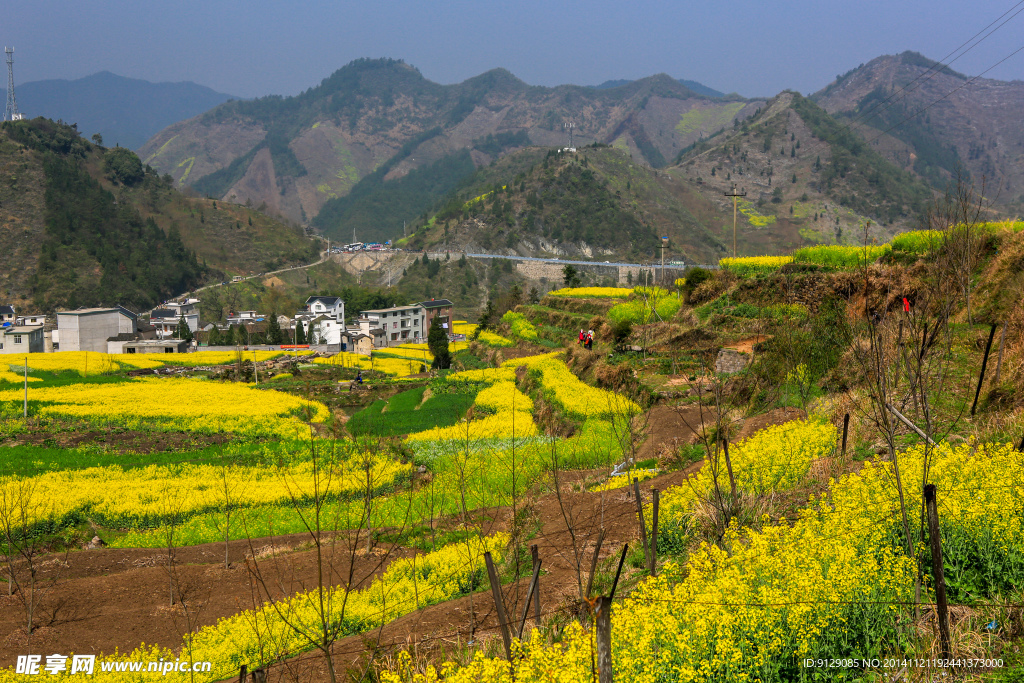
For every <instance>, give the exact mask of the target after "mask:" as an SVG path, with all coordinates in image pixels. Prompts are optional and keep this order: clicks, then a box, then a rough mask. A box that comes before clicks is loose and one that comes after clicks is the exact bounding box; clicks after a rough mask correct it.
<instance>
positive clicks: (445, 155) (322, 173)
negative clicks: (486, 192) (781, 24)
mask: <svg viewBox="0 0 1024 683" xmlns="http://www.w3.org/2000/svg"><path fill="white" fill-rule="evenodd" d="M759 104H760V103H759V102H747V101H746V100H742V99H741V98H724V99H723V98H712V97H708V96H706V95H702V94H698V93H695V92H693V91H692V90H690V89H689V88H687V87H686V86H685V85H683V84H682V83H680V82H679V81H677V80H675V79H672V78H669V77H668V76H665V75H658V76H653V77H650V78H645V79H641V80H638V81H632V82H629V83H625V84H622V85H619V86H617V87H611V88H600V89H599V88H585V87H578V86H559V87H557V88H545V87H536V86H529V85H527V84H525V83H523V82H522V81H520V80H518V79H517V78H515V77H514V76H513V75H512V74H510V73H508V72H507V71H505V70H502V69H495V70H492V71H488V72H486V73H484V74H481V75H479V76H476V77H474V78H470V79H468V80H466V81H464V82H462V83H458V84H454V85H439V84H437V83H433V82H431V81H429V80H427V79H425V78H423V76H422V75H421V74H420V73H419V71H417V70H416V69H415V68H413V67H411V66H409V65H407V64H404V63H403V62H401V61H396V60H389V59H381V60H370V59H361V60H356V61H355V62H352V63H351V64H348V65H346V66H345V67H343V68H341V69H339V70H338V71H336V72H335V73H334V74H332V75H331V76H329V77H328V78H326V79H324V80H323V81H322V82H321V83H320V84H319V85H317V86H316V87H313V88H310V89H308V90H306V91H304V92H303V93H301V94H299V95H296V96H295V97H277V96H270V97H263V98H259V99H256V100H252V101H235V102H228V103H225V104H223V105H220V106H218V107H216V108H215V109H213V110H211V111H209V112H207V113H205V114H203V115H202V116H199V117H196V118H194V119H192V120H190V121H184V122H181V123H178V124H175V125H173V126H170V127H169V128H167V129H166V130H164V131H161V132H160V133H159V134H158V135H156V136H154V137H153V139H151V140H150V141H149V142H148V143H147V144H146V145H145V146H144V148H143V149H142V151H141V155H142V157H143V159H144V160H145V161H146V163H149V164H151V165H152V166H153V167H154V168H156V169H158V170H159V171H160V172H162V173H170V174H171V175H172V176H173V177H174V179H175V180H176V181H178V182H179V183H180V184H186V183H187V184H191V185H193V186H194V187H195V188H196V189H197V191H199V192H200V193H202V194H205V195H208V196H210V197H213V198H216V199H222V200H228V201H234V202H238V203H244V202H245V201H247V200H251V201H252V202H253V203H254V204H261V203H266V205H267V206H268V207H269V208H270V209H271V210H273V211H275V212H277V213H279V214H281V215H284V216H287V217H289V218H290V219H291V220H294V221H298V222H306V221H313V220H314V218H317V217H318V215H319V214H320V213H321V212H324V215H323V216H322V217H319V218H317V220H316V225H317V227H318V228H320V229H321V230H322V231H323V232H325V233H326V234H330V235H332V236H333V237H335V238H336V239H347V235H348V234H350V232H351V227H349V226H348V223H347V222H346V221H348V220H355V222H356V228H357V232H358V231H359V230H362V231H363V232H366V233H367V234H368V235H369V234H373V235H374V237H375V238H379V237H377V234H376V232H380V233H381V234H380V237H384V238H389V237H394V236H397V235H400V234H401V233H400V232H399V230H400V228H401V222H402V221H403V220H405V221H410V220H413V219H414V218H415V217H416V216H418V215H419V214H420V213H421V212H422V211H423V210H424V209H425V208H427V206H429V203H430V202H426V203H425V204H426V205H424V203H423V202H420V205H419V206H412V205H411V204H407V203H403V202H399V204H398V205H397V206H391V205H387V206H386V208H387V211H385V212H384V213H382V214H381V215H380V216H379V219H378V220H377V221H376V223H371V222H368V221H366V220H365V219H364V218H363V217H362V214H363V212H364V211H365V210H373V209H379V208H381V206H380V202H379V201H378V200H376V199H374V198H375V197H376V196H378V194H379V193H378V191H377V190H376V189H375V188H377V187H378V186H379V185H380V183H381V182H384V183H385V184H387V183H388V182H389V181H393V180H396V179H399V178H401V177H403V176H405V175H406V174H408V173H409V172H410V171H412V170H414V169H426V168H428V167H431V171H430V173H429V174H428V177H429V178H430V179H431V182H430V183H429V185H432V187H425V188H424V189H428V190H430V191H431V192H434V193H436V194H435V196H434V199H436V198H437V194H440V195H443V194H444V193H446V192H448V191H449V190H450V189H452V187H454V183H455V181H456V180H458V177H457V174H456V173H455V172H454V170H453V169H456V168H457V169H458V170H460V171H461V170H462V169H463V167H464V166H465V164H466V156H465V155H466V153H469V155H470V157H469V158H471V159H472V163H473V165H474V167H476V168H479V167H483V166H486V165H487V164H489V163H490V162H491V161H493V160H494V159H495V158H497V157H499V156H501V155H503V154H504V153H506V152H507V151H509V150H513V149H516V148H520V147H524V146H527V145H542V146H548V147H555V146H562V145H565V144H566V143H567V142H568V140H567V136H566V135H565V132H564V128H563V123H564V122H565V121H568V120H573V121H575V123H576V128H575V134H576V135H575V137H576V140H577V141H578V144H580V145H583V144H589V143H591V142H595V141H598V142H604V143H612V142H616V143H617V144H619V145H620V146H621V147H622V148H623V149H626V150H628V151H629V153H630V154H631V155H632V157H633V158H634V160H635V162H637V163H641V164H645V165H649V166H654V167H659V166H663V165H665V163H666V161H667V160H670V159H673V158H675V156H676V155H677V154H678V152H679V150H681V149H683V148H684V147H686V146H687V145H689V144H691V143H693V142H694V141H695V140H697V139H698V138H699V137H700V135H701V134H702V129H701V127H700V126H696V127H687V126H679V125H677V124H680V123H681V122H682V121H683V120H684V118H686V119H687V120H689V119H694V118H697V119H701V120H704V119H707V120H718V119H723V118H724V119H725V120H726V121H728V122H731V121H732V119H733V118H741V119H742V118H745V117H746V116H748V115H749V114H750V113H752V112H753V111H754V109H756V107H757V106H758V105H759ZM584 112H585V114H584ZM723 112H726V113H723ZM687 117H688V118H687ZM417 183H420V184H422V183H423V178H422V177H421V178H420V180H419V181H417V182H414V183H413V185H416V184H417ZM408 189H410V187H409V186H405V187H401V186H400V187H398V188H396V191H397V192H398V194H399V195H402V194H404V193H405V192H406V190H408ZM350 193H354V194H355V195H357V197H354V199H358V201H355V202H344V201H342V202H340V203H339V202H338V200H339V199H342V198H345V197H346V196H347V195H349V194H350ZM360 207H363V208H360ZM386 223H390V225H386ZM382 224H385V225H384V227H381V225H382ZM388 230H390V232H387V231H388ZM367 239H369V237H368V238H367Z"/></svg>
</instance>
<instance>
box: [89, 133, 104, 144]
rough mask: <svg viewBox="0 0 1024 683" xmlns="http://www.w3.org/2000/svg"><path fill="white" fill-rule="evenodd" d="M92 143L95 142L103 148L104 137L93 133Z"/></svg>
mask: <svg viewBox="0 0 1024 683" xmlns="http://www.w3.org/2000/svg"><path fill="white" fill-rule="evenodd" d="M92 141H93V142H95V143H96V144H97V145H99V146H100V147H102V146H103V136H102V135H100V134H99V133H93V134H92Z"/></svg>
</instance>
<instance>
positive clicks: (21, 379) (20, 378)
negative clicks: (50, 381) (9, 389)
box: [0, 365, 43, 384]
mask: <svg viewBox="0 0 1024 683" xmlns="http://www.w3.org/2000/svg"><path fill="white" fill-rule="evenodd" d="M28 381H29V383H32V382H42V381H43V378H42V377H33V376H32V375H29V376H28ZM5 382H13V383H15V384H24V383H25V375H24V373H22V372H11V371H10V370H6V369H4V367H3V366H2V365H0V384H3V383H5Z"/></svg>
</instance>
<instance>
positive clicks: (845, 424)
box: [840, 413, 850, 459]
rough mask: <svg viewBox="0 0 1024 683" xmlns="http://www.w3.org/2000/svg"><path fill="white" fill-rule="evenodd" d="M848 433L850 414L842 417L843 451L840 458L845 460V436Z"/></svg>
mask: <svg viewBox="0 0 1024 683" xmlns="http://www.w3.org/2000/svg"><path fill="white" fill-rule="evenodd" d="M849 432H850V414H849V413H846V414H845V415H843V451H842V455H841V456H840V457H842V458H844V459H845V458H846V435H847V434H849Z"/></svg>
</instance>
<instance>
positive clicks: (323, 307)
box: [306, 296, 345, 322]
mask: <svg viewBox="0 0 1024 683" xmlns="http://www.w3.org/2000/svg"><path fill="white" fill-rule="evenodd" d="M306 311H308V312H310V313H312V314H313V315H317V316H318V315H324V316H327V317H329V318H334V319H335V320H337V321H339V322H344V321H345V302H344V301H342V299H341V297H340V296H311V297H309V298H308V299H306Z"/></svg>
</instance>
